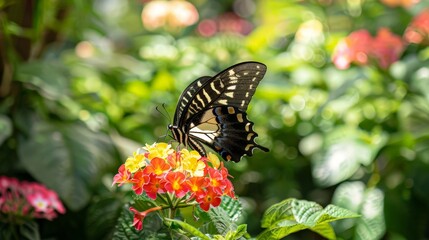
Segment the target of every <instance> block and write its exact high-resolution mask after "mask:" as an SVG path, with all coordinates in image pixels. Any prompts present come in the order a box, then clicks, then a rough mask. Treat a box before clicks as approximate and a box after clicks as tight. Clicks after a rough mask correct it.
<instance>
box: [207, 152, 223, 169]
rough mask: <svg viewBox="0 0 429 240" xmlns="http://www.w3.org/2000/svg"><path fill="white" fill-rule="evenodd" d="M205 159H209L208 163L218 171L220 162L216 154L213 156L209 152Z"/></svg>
mask: <svg viewBox="0 0 429 240" xmlns="http://www.w3.org/2000/svg"><path fill="white" fill-rule="evenodd" d="M207 158H208V159H209V162H210V163H211V164H212V166H213V168H214V169H218V168H219V166H220V161H219V158H218V157H217V155H216V154H213V153H211V152H209V154H208V155H207Z"/></svg>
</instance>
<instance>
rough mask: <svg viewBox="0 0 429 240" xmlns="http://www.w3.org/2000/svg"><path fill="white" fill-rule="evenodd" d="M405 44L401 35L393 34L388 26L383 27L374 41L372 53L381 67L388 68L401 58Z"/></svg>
mask: <svg viewBox="0 0 429 240" xmlns="http://www.w3.org/2000/svg"><path fill="white" fill-rule="evenodd" d="M404 46H405V45H404V42H403V41H402V39H401V38H400V37H399V36H396V35H394V34H392V32H390V31H389V29H387V28H381V29H379V30H378V33H377V36H376V37H375V39H374V41H373V43H372V54H373V56H374V58H375V59H376V60H378V64H379V65H380V67H381V68H384V69H386V68H388V67H389V66H390V65H392V63H394V62H396V61H397V60H398V59H399V56H400V55H401V53H402V51H403V50H404Z"/></svg>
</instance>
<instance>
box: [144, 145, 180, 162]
mask: <svg viewBox="0 0 429 240" xmlns="http://www.w3.org/2000/svg"><path fill="white" fill-rule="evenodd" d="M144 149H145V150H147V151H148V152H149V154H148V156H147V158H148V159H149V160H152V159H153V158H156V157H159V158H162V159H166V158H167V156H168V155H169V154H171V153H173V152H174V150H173V149H171V145H170V144H167V143H163V142H161V143H154V144H152V145H148V144H146V147H144Z"/></svg>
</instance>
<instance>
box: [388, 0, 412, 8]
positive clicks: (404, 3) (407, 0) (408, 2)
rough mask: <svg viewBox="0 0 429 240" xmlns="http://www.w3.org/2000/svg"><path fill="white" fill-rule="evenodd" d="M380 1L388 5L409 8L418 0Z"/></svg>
mask: <svg viewBox="0 0 429 240" xmlns="http://www.w3.org/2000/svg"><path fill="white" fill-rule="evenodd" d="M380 1H381V2H382V3H383V4H385V5H387V6H389V7H404V8H410V7H412V6H414V5H415V4H417V3H419V2H420V0H380Z"/></svg>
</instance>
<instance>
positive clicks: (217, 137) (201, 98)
mask: <svg viewBox="0 0 429 240" xmlns="http://www.w3.org/2000/svg"><path fill="white" fill-rule="evenodd" d="M265 72H266V66H265V65H264V64H262V63H258V62H243V63H239V64H237V65H234V66H232V67H229V68H227V69H225V70H223V71H222V72H220V73H219V74H217V75H216V76H214V77H201V78H199V79H197V80H195V81H194V82H192V83H191V84H190V85H189V86H188V87H187V88H186V89H185V91H183V93H182V95H181V96H180V98H179V102H178V104H177V108H176V112H175V116H174V124H173V125H171V126H170V129H171V130H172V132H173V136H174V138H175V139H176V140H178V141H179V142H180V143H183V144H185V145H189V146H190V147H191V148H192V149H195V150H197V151H198V152H199V153H200V154H201V155H206V151H205V149H204V146H203V145H202V143H203V144H205V145H207V146H209V147H211V148H212V149H214V150H215V151H217V152H218V153H219V154H220V155H221V156H222V157H223V158H224V159H225V160H232V161H235V162H238V161H240V158H241V156H243V155H248V156H252V151H253V149H254V148H259V149H261V150H263V151H268V149H267V148H265V147H263V146H260V145H258V144H256V143H255V141H254V139H255V138H256V137H257V134H256V132H255V131H253V129H252V127H253V122H251V121H249V120H248V119H247V114H246V110H247V107H248V105H249V102H250V100H251V99H252V97H253V94H254V93H255V90H256V87H257V86H258V84H259V82H260V81H261V80H262V78H263V77H264V75H265Z"/></svg>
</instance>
